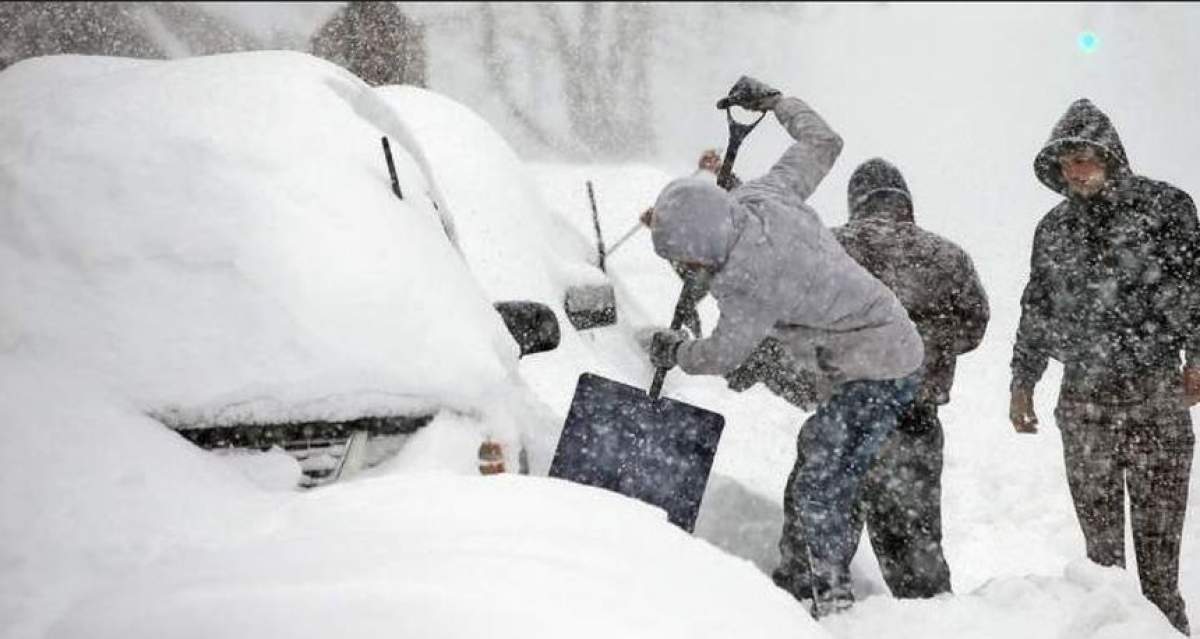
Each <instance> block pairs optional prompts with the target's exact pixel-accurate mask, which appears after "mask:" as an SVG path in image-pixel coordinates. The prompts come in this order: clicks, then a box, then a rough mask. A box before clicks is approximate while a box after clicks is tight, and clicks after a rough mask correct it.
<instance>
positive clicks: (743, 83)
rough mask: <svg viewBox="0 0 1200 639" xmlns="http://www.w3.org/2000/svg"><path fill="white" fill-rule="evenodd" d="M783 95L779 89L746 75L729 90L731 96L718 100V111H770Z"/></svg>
mask: <svg viewBox="0 0 1200 639" xmlns="http://www.w3.org/2000/svg"><path fill="white" fill-rule="evenodd" d="M781 97H783V94H781V93H780V92H779V90H778V89H776V88H774V87H772V86H770V85H768V84H764V83H762V82H759V81H758V80H756V79H754V78H752V77H750V76H748V75H744V76H742V77H740V78H738V81H737V82H735V83H733V86H732V87H730V89H729V95H727V96H725V97H723V98H721V99H720V100H717V108H718V109H728V108H729V107H731V106H740V107H742V108H743V109H749V110H751V111H770V110H771V109H773V108H775V103H776V102H779V99H780V98H781Z"/></svg>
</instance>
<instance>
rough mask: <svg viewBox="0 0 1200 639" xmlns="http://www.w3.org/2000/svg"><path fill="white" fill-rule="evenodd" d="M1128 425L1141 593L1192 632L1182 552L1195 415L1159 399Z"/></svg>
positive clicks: (1128, 478)
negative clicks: (1181, 587) (1181, 570)
mask: <svg viewBox="0 0 1200 639" xmlns="http://www.w3.org/2000/svg"><path fill="white" fill-rule="evenodd" d="M1129 426H1130V428H1129V438H1128V442H1129V444H1128V451H1129V452H1128V455H1129V470H1128V473H1127V475H1126V482H1127V485H1128V488H1129V512H1130V519H1131V520H1132V522H1131V523H1132V524H1133V549H1134V553H1136V555H1137V564H1138V577H1139V578H1140V580H1141V583H1142V593H1143V594H1144V595H1146V598H1147V599H1149V600H1150V601H1152V602H1154V605H1156V606H1158V608H1159V609H1160V610H1162V611H1163V614H1165V615H1166V616H1167V619H1169V620H1170V621H1171V624H1172V625H1174V626H1175V627H1176V628H1177V629H1179V631H1180V632H1182V633H1184V634H1189V632H1190V631H1189V627H1188V618H1187V610H1186V607H1185V605H1184V601H1183V597H1182V596H1181V595H1180V594H1179V553H1180V546H1181V541H1182V538H1183V522H1184V515H1185V513H1186V510H1187V499H1188V481H1189V478H1190V475H1191V466H1192V450H1193V448H1194V445H1195V443H1194V438H1195V436H1194V435H1193V433H1192V420H1191V416H1190V415H1189V414H1188V411H1187V409H1186V408H1182V406H1181V404H1180V403H1179V402H1177V401H1176V402H1174V403H1169V402H1165V401H1155V402H1150V403H1147V404H1144V405H1141V406H1138V407H1136V408H1134V409H1133V410H1132V411H1131V415H1130V420H1129Z"/></svg>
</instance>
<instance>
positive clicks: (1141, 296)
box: [1009, 100, 1200, 634]
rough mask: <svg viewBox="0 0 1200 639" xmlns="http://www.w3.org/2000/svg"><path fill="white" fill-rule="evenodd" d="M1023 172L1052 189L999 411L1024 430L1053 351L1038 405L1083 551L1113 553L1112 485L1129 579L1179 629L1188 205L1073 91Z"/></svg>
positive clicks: (1195, 236)
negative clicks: (1131, 155)
mask: <svg viewBox="0 0 1200 639" xmlns="http://www.w3.org/2000/svg"><path fill="white" fill-rule="evenodd" d="M1034 172H1035V173H1036V175H1037V177H1038V179H1039V180H1041V182H1042V183H1043V184H1045V185H1046V186H1047V187H1049V188H1051V189H1053V190H1054V191H1055V192H1057V193H1060V194H1062V195H1063V196H1064V198H1065V199H1064V200H1063V201H1062V202H1061V203H1059V204H1058V205H1057V206H1055V207H1054V208H1053V209H1052V210H1051V211H1050V212H1049V213H1048V214H1047V215H1046V216H1045V217H1044V218H1042V221H1041V223H1039V224H1038V228H1037V231H1036V233H1035V235H1034V239H1033V255H1032V260H1031V270H1030V275H1029V283H1028V284H1027V285H1026V287H1025V293H1024V295H1023V296H1022V298H1021V322H1020V326H1019V328H1018V330H1017V338H1016V344H1015V345H1014V347H1013V358H1012V385H1011V392H1012V397H1011V402H1010V408H1009V416H1010V419H1011V421H1012V424H1013V427H1014V428H1015V429H1016V431H1017V432H1019V433H1035V432H1037V415H1036V414H1035V413H1034V410H1033V399H1032V398H1033V388H1034V385H1035V384H1036V383H1037V381H1038V380H1039V379H1040V378H1041V376H1042V373H1043V371H1044V370H1045V369H1046V364H1047V360H1048V358H1051V357H1052V358H1054V359H1056V360H1058V361H1060V362H1062V364H1063V367H1064V371H1063V379H1062V387H1061V389H1060V390H1059V397H1058V407H1057V408H1056V410H1055V413H1054V414H1055V418H1056V421H1057V422H1058V428H1059V430H1060V431H1061V433H1062V438H1063V454H1064V457H1065V462H1066V471H1067V483H1068V485H1069V487H1070V490H1071V497H1072V499H1073V500H1074V503H1075V514H1076V515H1077V517H1078V519H1079V524H1080V527H1081V528H1082V530H1083V536H1084V539H1085V540H1086V542H1087V555H1088V558H1090V559H1091V560H1092V561H1094V562H1096V563H1098V564H1101V565H1105V566H1124V565H1125V505H1124V502H1125V493H1126V490H1128V494H1129V505H1130V514H1131V518H1132V525H1133V545H1134V551H1135V552H1136V553H1137V564H1138V576H1139V577H1140V579H1141V585H1142V592H1143V593H1144V594H1145V595H1146V597H1147V598H1148V599H1149V600H1150V601H1152V602H1154V604H1155V605H1157V606H1158V607H1159V609H1161V610H1162V611H1163V613H1164V614H1165V615H1166V616H1167V618H1168V619H1169V620H1170V621H1171V623H1172V624H1173V625H1174V626H1175V627H1176V628H1177V629H1179V631H1180V632H1182V633H1184V634H1188V632H1189V629H1188V618H1187V613H1186V610H1185V606H1184V601H1183V597H1181V596H1180V594H1179V553H1180V545H1181V537H1182V534H1183V521H1184V513H1185V510H1186V508H1187V497H1188V479H1189V475H1190V472H1191V464H1192V449H1193V445H1194V436H1193V433H1192V423H1191V417H1190V415H1189V414H1188V406H1191V405H1194V404H1195V403H1197V401H1200V330H1198V329H1200V267H1198V263H1200V230H1198V228H1200V224H1198V222H1197V218H1196V207H1195V205H1194V204H1193V203H1192V199H1191V198H1190V197H1189V196H1188V195H1187V193H1184V192H1183V191H1181V190H1179V189H1177V188H1175V187H1173V186H1171V185H1170V184H1167V183H1165V182H1158V181H1154V180H1151V179H1149V178H1145V177H1142V176H1140V175H1136V174H1134V173H1133V171H1132V170H1131V169H1130V167H1129V161H1128V159H1127V158H1126V155H1125V149H1124V147H1123V146H1122V145H1121V141H1120V138H1119V137H1118V136H1117V131H1116V129H1115V128H1113V125H1112V123H1111V122H1110V121H1109V119H1108V117H1107V116H1106V115H1105V114H1104V113H1103V112H1101V111H1100V110H1099V109H1097V108H1096V107H1095V106H1094V105H1093V104H1092V103H1091V102H1089V101H1088V100H1078V101H1076V102H1075V103H1073V104H1072V105H1071V106H1070V108H1069V109H1068V110H1067V112H1066V114H1065V115H1064V116H1063V117H1062V118H1061V119H1060V120H1059V121H1058V124H1057V125H1056V126H1055V127H1054V130H1053V132H1052V133H1051V135H1050V140H1049V141H1048V142H1047V143H1046V145H1045V146H1044V147H1043V148H1042V150H1041V152H1040V153H1039V154H1038V156H1037V159H1036V160H1035V161H1034ZM1181 352H1182V353H1183V355H1184V362H1183V365H1182V367H1181V362H1180V354H1181Z"/></svg>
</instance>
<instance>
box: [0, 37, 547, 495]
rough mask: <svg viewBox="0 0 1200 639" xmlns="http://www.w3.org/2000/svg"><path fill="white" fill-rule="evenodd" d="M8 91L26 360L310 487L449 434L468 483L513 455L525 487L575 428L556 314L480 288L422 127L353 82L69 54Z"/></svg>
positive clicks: (316, 71) (3, 248)
mask: <svg viewBox="0 0 1200 639" xmlns="http://www.w3.org/2000/svg"><path fill="white" fill-rule="evenodd" d="M0 86H2V87H3V95H4V96H6V97H5V101H6V107H5V110H6V114H7V115H6V118H5V122H4V123H3V124H0V127H2V128H3V133H4V136H3V138H2V139H4V140H6V143H5V144H3V146H0V164H2V165H3V166H4V167H5V168H4V169H3V171H4V172H5V173H6V176H5V177H6V178H7V179H6V181H7V182H8V183H9V184H11V185H14V187H13V189H12V190H11V193H10V197H9V198H8V202H9V203H10V204H11V206H9V207H8V210H7V211H6V213H5V215H4V216H3V217H2V218H0V223H2V224H4V226H5V228H4V231H3V232H2V233H0V259H2V260H3V268H0V270H3V271H4V272H5V274H6V275H5V276H6V278H7V281H8V282H9V283H11V284H12V286H9V287H7V288H6V308H7V309H10V310H11V312H8V311H6V315H7V317H6V318H5V330H4V340H5V343H6V344H18V345H23V346H22V348H24V349H26V350H28V351H29V354H30V356H34V357H37V358H44V359H47V360H58V361H64V362H71V364H72V366H74V367H75V368H77V369H79V370H81V371H84V372H86V373H87V374H93V375H95V376H96V377H97V378H100V379H103V380H104V383H105V385H106V386H107V387H110V388H112V389H113V390H114V392H116V393H118V394H119V395H120V396H122V397H124V398H125V399H126V400H127V401H129V402H131V403H132V404H134V405H136V406H137V407H139V409H140V410H141V411H142V412H144V413H145V414H148V415H150V416H153V417H155V418H156V419H158V420H159V421H160V422H162V423H163V424H164V425H166V426H167V427H170V428H172V429H174V430H175V431H177V432H178V433H180V434H181V435H182V436H184V437H185V438H187V439H188V440H190V441H192V442H194V443H196V444H198V445H200V446H203V447H205V448H209V449H214V450H264V449H270V448H272V447H275V446H278V447H281V448H284V449H286V450H288V452H289V453H291V455H292V456H293V457H295V458H296V459H298V460H300V462H301V466H302V470H303V473H304V474H303V477H302V478H301V483H302V484H304V485H317V484H320V483H323V482H326V481H329V480H331V479H335V478H337V477H338V476H339V472H345V471H346V470H347V469H346V467H345V466H344V465H343V464H345V463H347V462H348V460H347V455H346V453H347V451H348V449H351V447H350V446H349V445H348V444H349V443H351V442H352V441H353V437H352V435H353V434H354V433H356V432H357V433H364V434H365V435H366V437H365V438H361V439H366V440H368V441H369V442H370V443H371V445H370V446H367V447H366V450H364V451H361V453H360V454H358V455H356V459H357V462H356V463H359V464H366V465H370V464H372V463H375V462H378V461H380V460H381V459H383V458H385V457H387V456H388V455H391V454H394V453H395V451H396V450H397V448H398V447H399V446H400V445H401V444H402V443H403V442H404V441H405V440H406V439H407V438H409V437H411V436H412V435H413V434H414V433H419V432H425V431H429V430H431V428H429V427H428V426H429V425H430V424H433V425H434V426H436V423H437V422H438V420H439V419H441V418H442V417H443V416H445V417H447V418H448V419H451V420H452V421H456V422H459V423H465V424H468V429H469V430H471V431H472V433H473V434H472V436H471V437H468V438H466V439H464V438H462V437H459V438H458V439H457V440H455V441H456V442H457V443H456V444H455V446H456V448H455V451H456V452H455V454H454V455H453V456H454V457H456V460H455V461H454V462H453V463H452V464H450V465H453V466H454V467H456V468H462V467H464V465H465V466H468V467H475V466H476V465H477V463H478V458H477V455H478V449H479V445H480V443H482V442H488V441H490V442H494V443H496V444H499V445H500V448H501V450H503V451H504V456H505V460H506V461H507V462H508V463H507V464H506V465H507V467H508V468H510V469H515V468H517V467H518V466H519V465H520V461H519V460H518V457H519V456H520V453H521V451H522V450H523V449H524V447H525V442H527V441H530V440H538V439H545V438H546V437H548V436H549V435H547V433H552V432H554V431H555V428H556V424H555V423H554V421H555V420H554V419H553V417H552V416H551V414H550V411H549V410H548V409H547V408H546V407H545V405H544V404H543V403H542V402H541V401H540V400H539V399H538V398H537V397H536V396H535V395H534V393H533V392H532V391H531V390H530V389H529V388H528V386H527V385H526V384H525V382H524V381H523V380H522V378H521V376H520V374H519V370H518V365H517V363H518V359H519V358H520V357H523V356H527V355H532V354H534V353H537V352H541V351H545V350H547V349H552V348H554V347H555V346H556V345H557V344H558V340H559V337H560V332H559V323H558V320H557V317H556V315H555V313H554V312H553V311H552V310H551V308H550V306H549V305H546V304H543V303H539V302H537V301H529V300H527V299H526V297H525V296H523V295H521V294H520V292H519V291H514V294H513V295H511V296H509V297H503V298H501V297H495V296H492V295H489V294H488V293H487V292H486V291H485V290H484V289H483V288H482V287H481V286H480V284H479V281H478V274H477V273H473V272H472V270H471V265H470V264H469V261H470V260H465V259H464V255H463V253H462V250H461V247H459V246H456V245H455V243H454V241H453V233H450V234H449V237H450V241H448V240H447V232H448V231H450V230H451V229H453V219H452V218H451V217H450V209H451V208H452V207H449V206H446V205H445V203H444V201H443V196H442V195H441V194H440V193H439V192H438V191H437V187H436V185H435V184H434V183H432V182H431V177H430V175H429V173H428V169H429V167H428V163H426V162H424V160H423V158H422V157H420V156H419V155H418V156H414V155H413V154H412V153H410V151H409V150H407V149H409V148H414V147H413V146H412V145H411V144H406V143H407V142H410V141H411V140H409V138H410V133H409V131H408V130H407V129H406V125H405V124H404V122H403V121H402V120H400V119H398V118H397V117H396V114H395V113H394V111H393V110H392V109H391V107H390V106H389V105H388V104H387V103H386V102H385V101H384V100H382V99H381V98H380V96H379V94H378V93H377V92H376V91H375V90H374V89H372V88H371V87H369V86H367V85H366V84H365V83H363V82H362V81H361V80H360V79H358V78H356V77H354V76H353V75H351V74H350V73H349V72H347V71H345V70H344V69H341V68H340V67H337V66H335V65H332V64H330V63H328V62H325V61H322V60H319V59H317V58H314V57H312V56H308V55H305V54H300V53H292V52H282V51H269V52H253V53H239V54H228V55H218V56H207V57H199V58H185V59H179V60H172V61H156V60H135V59H128V58H105V57H80V56H48V57H43V58H33V59H29V60H24V61H22V62H20V63H17V64H15V65H13V66H12V67H10V68H8V69H6V70H5V71H4V72H3V74H0ZM381 137H387V138H390V139H392V140H393V141H396V142H398V144H395V145H394V146H393V147H392V160H393V162H392V168H393V170H394V173H395V176H396V177H395V184H396V186H397V188H398V190H399V191H401V192H403V193H404V194H405V197H404V198H403V199H398V198H397V197H396V194H395V193H394V192H393V190H392V188H390V185H389V173H388V168H387V166H386V165H385V163H384V158H383V155H382V153H381V152H380V139H381ZM534 431H537V432H538V433H540V434H536V435H535V434H533V433H534ZM466 440H470V441H469V442H467V443H464V441H466ZM464 460H465V461H464ZM535 463H543V464H545V463H548V460H546V461H539V460H535ZM339 468H340V470H339Z"/></svg>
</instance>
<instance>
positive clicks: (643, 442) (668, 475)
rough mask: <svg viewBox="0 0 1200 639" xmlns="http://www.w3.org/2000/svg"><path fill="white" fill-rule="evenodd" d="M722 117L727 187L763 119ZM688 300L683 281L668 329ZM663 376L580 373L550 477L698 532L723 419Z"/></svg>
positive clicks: (680, 318) (678, 324) (657, 373)
mask: <svg viewBox="0 0 1200 639" xmlns="http://www.w3.org/2000/svg"><path fill="white" fill-rule="evenodd" d="M725 115H726V118H727V120H728V122H729V146H728V147H726V148H727V149H728V151H727V152H726V154H725V160H724V163H723V164H722V166H721V172H720V174H719V176H724V180H723V181H722V180H721V178H720V177H718V184H721V185H722V187H723V188H726V189H728V188H730V180H729V175H730V174H731V173H732V169H733V161H734V160H735V159H736V158H737V149H738V146H740V145H741V143H742V140H743V139H745V137H746V135H748V134H749V133H750V131H751V130H753V129H754V127H755V126H756V125H757V124H758V123H759V122H760V121H762V117H759V118H758V120H755V121H754V123H753V124H749V125H745V124H741V123H740V122H737V121H735V120H734V119H733V116H732V115H730V113H729V109H728V108H726V109H725ZM765 115H766V113H764V114H763V116H765ZM722 182H723V183H722ZM688 304H689V298H688V295H687V285H686V284H684V290H682V291H680V294H679V299H678V301H677V302H676V303H675V313H674V317H673V318H672V319H671V328H672V329H675V330H678V329H679V328H680V327H681V326H682V325H683V319H684V316H685V313H686V309H687V306H688ZM666 375H667V369H666V368H659V369H658V370H657V371H655V374H654V381H653V382H652V383H651V385H650V391H649V393H643V392H642V390H641V389H640V388H638V387H636V386H630V385H628V384H622V383H620V382H616V381H613V380H610V379H606V378H604V377H600V376H598V375H593V374H591V373H584V374H582V375H580V376H579V382H578V384H576V386H575V396H574V398H573V399H572V401H571V408H570V410H569V411H568V413H567V420H566V423H565V424H563V430H562V435H561V436H560V437H559V440H558V447H557V449H556V450H555V453H554V461H553V462H551V464H550V476H551V477H560V478H563V479H568V480H571V481H574V482H577V483H580V484H586V485H588V486H596V487H599V488H606V489H608V490H612V491H615V492H618V493H620V494H622V495H626V496H629V497H634V498H636V499H640V500H642V501H644V502H647V503H649V504H652V505H655V506H658V507H660V508H663V509H664V510H666V511H667V519H668V520H669V521H670V522H671V523H673V524H675V525H676V526H679V527H680V528H682V529H684V530H686V531H687V532H689V533H690V532H692V531H693V530H694V529H695V525H696V516H697V515H698V514H699V512H700V501H701V499H702V498H703V497H704V488H705V486H706V485H707V484H708V474H709V471H710V470H712V462H713V457H714V456H715V455H716V452H717V444H718V442H719V441H720V438H721V431H722V429H724V427H725V418H724V417H722V416H721V415H720V414H718V413H714V412H712V411H709V410H705V409H703V408H700V407H697V406H693V405H691V404H687V403H684V402H681V401H678V400H674V399H670V398H665V397H659V394H660V393H661V392H662V385H663V381H664V380H665V379H666Z"/></svg>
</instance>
